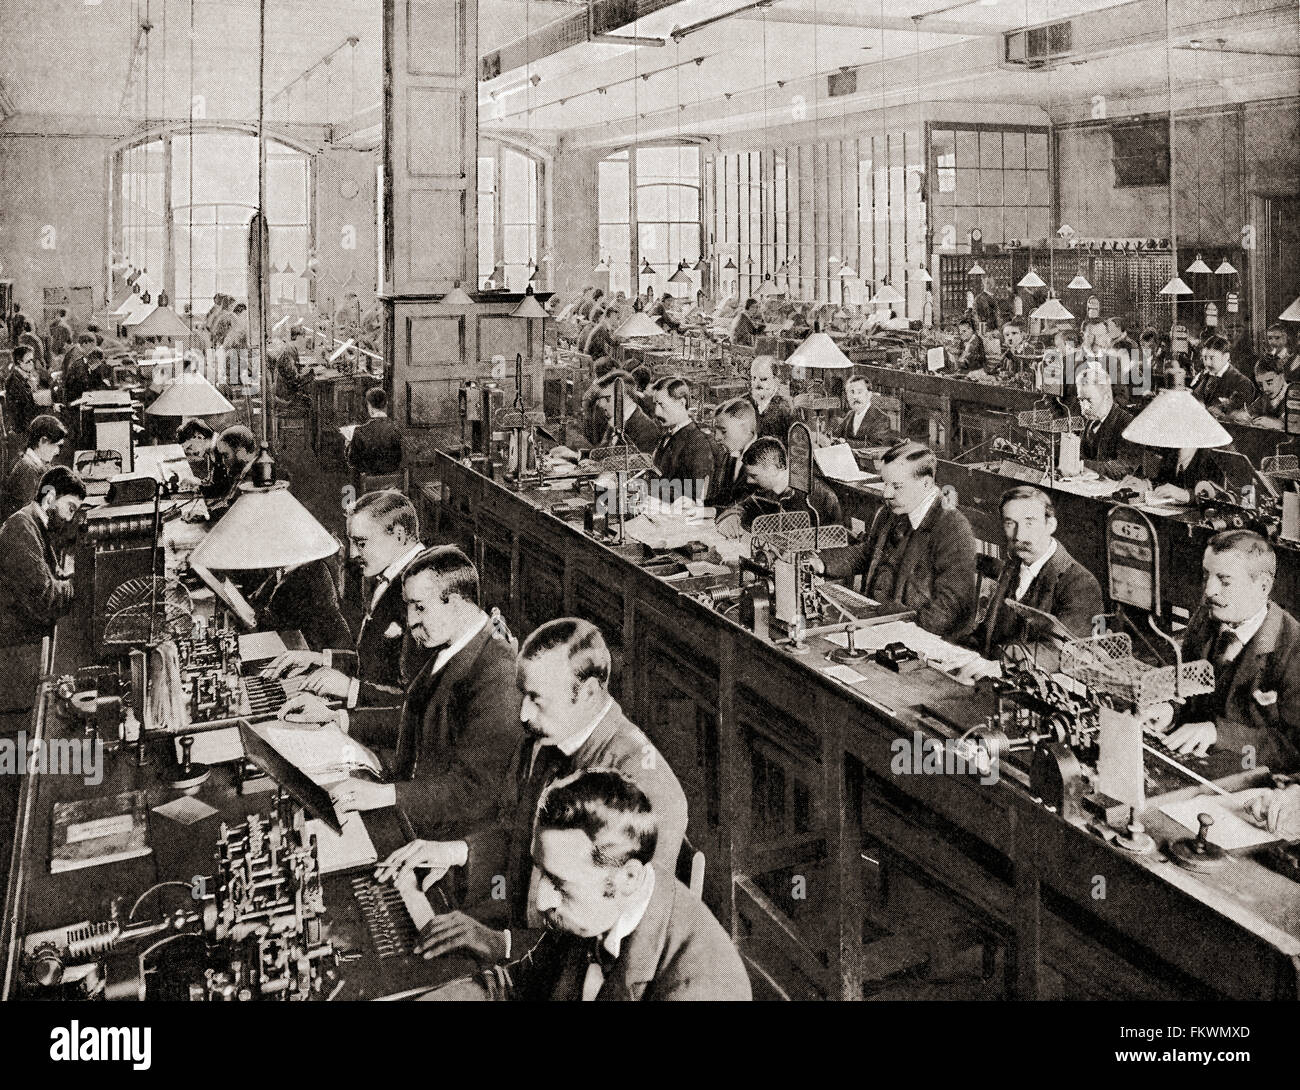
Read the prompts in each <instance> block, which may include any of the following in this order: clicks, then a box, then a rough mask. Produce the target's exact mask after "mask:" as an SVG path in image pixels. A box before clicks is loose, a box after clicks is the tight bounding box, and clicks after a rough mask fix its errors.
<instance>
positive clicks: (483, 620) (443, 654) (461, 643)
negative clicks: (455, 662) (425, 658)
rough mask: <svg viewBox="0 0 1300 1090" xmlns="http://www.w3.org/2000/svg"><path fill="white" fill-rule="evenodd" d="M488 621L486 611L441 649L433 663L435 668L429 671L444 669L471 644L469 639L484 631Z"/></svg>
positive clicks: (435, 671) (434, 671)
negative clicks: (452, 641) (454, 639)
mask: <svg viewBox="0 0 1300 1090" xmlns="http://www.w3.org/2000/svg"><path fill="white" fill-rule="evenodd" d="M487 623H488V615H487V614H486V613H484V614H482V615H481V616H480V617H479V619H478V621H477V622H476V623H474V624H472V625H470V626H469V628H467V629H465V631H464V632H463V633H461V635H460V636H459V637H458V638H457V639H456V641H455V642H454V643H449V644H448V645H447V646H446V647H444V648H443V649H442V650H441V651H439V652H438V657H437V659H435V660H434V663H433V669H432V670H430V671H429V673H430V674H436V673H437V672H438V671H439V670H441V669H443V667H445V666H446V665H447V663H449V662H450V661H451V660H452V659H454V658H455V657H456V656H457V655H459V654H460V653H461V652H462V651H463V650H465V647H466V646H467V645H468V644H469V641H470V640H472V639H473V638H474V637H475V636H477V635H478V634H479V633H480V632H482V631H483V626H484V625H486V624H487Z"/></svg>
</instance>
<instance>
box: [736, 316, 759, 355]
mask: <svg viewBox="0 0 1300 1090" xmlns="http://www.w3.org/2000/svg"><path fill="white" fill-rule="evenodd" d="M762 329H763V324H762V323H761V322H755V321H754V319H752V318H751V317H750V316H749V315H748V314H747V313H746V312H745V311H743V310H742V311H741V312H740V313H739V314H737V315H736V320H735V322H734V323H733V324H732V326H731V343H732V344H738V345H741V346H743V347H746V348H753V347H754V336H755V335H756V334H758V333H760V332H762Z"/></svg>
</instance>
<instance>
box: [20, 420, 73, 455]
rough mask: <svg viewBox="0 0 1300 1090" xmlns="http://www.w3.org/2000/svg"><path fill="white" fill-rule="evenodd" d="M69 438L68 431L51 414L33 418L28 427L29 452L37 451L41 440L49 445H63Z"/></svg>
mask: <svg viewBox="0 0 1300 1090" xmlns="http://www.w3.org/2000/svg"><path fill="white" fill-rule="evenodd" d="M67 437H68V429H67V428H65V427H64V426H63V424H62V422H61V421H60V420H59V418H58V417H57V416H51V415H50V414H49V413H41V415H40V416H34V417H32V422H31V423H30V424H28V425H27V449H28V450H35V449H36V446H37V444H39V443H40V442H41V440H45V441H46V442H48V443H61V442H63V440H64V439H66V438H67Z"/></svg>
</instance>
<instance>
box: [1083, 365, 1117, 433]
mask: <svg viewBox="0 0 1300 1090" xmlns="http://www.w3.org/2000/svg"><path fill="white" fill-rule="evenodd" d="M1075 388H1076V389H1077V390H1078V392H1079V405H1080V407H1081V408H1082V409H1083V415H1084V416H1086V417H1087V418H1088V419H1089V420H1105V419H1106V417H1107V415H1109V413H1110V407H1111V405H1113V404H1114V402H1115V395H1114V394H1113V393H1112V392H1111V388H1110V376H1109V375H1107V374H1106V372H1105V371H1103V370H1102V369H1101V368H1099V367H1088V368H1085V369H1084V370H1083V371H1081V372H1080V373H1079V375H1078V377H1077V378H1076V379H1075Z"/></svg>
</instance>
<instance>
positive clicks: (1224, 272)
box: [1214, 257, 1237, 276]
mask: <svg viewBox="0 0 1300 1090" xmlns="http://www.w3.org/2000/svg"><path fill="white" fill-rule="evenodd" d="M1214 272H1215V275H1217V276H1235V275H1236V272H1237V270H1236V269H1235V268H1233V266H1232V263H1231V262H1230V261H1229V260H1228V259H1227V258H1226V257H1225V258H1224V259H1223V260H1222V261H1221V262H1219V267H1218V268H1217V269H1215V270H1214Z"/></svg>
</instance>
